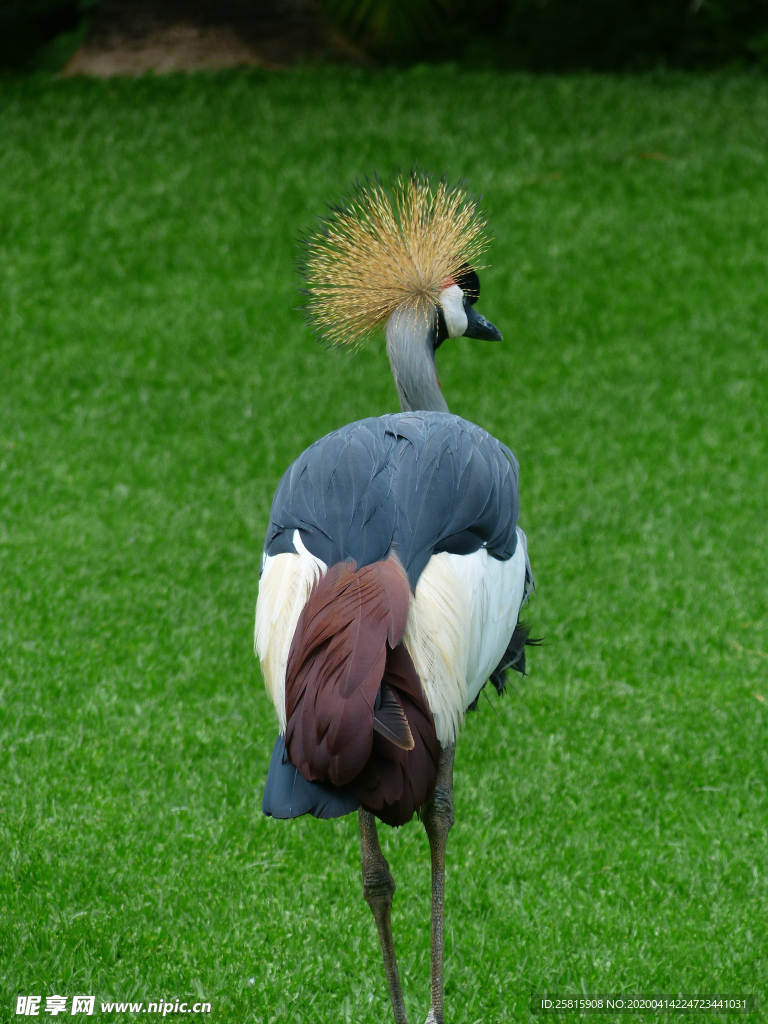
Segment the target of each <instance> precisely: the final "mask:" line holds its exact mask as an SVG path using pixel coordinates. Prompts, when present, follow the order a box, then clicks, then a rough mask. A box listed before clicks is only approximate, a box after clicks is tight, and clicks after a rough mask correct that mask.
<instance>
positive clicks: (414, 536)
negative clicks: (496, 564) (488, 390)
mask: <svg viewBox="0 0 768 1024" xmlns="http://www.w3.org/2000/svg"><path fill="white" fill-rule="evenodd" d="M517 478H518V466H517V461H516V459H515V457H514V455H513V454H512V453H511V452H510V450H509V449H508V448H507V447H506V446H505V445H503V444H501V443H500V442H499V441H497V440H496V439H495V438H493V437H491V435H490V434H488V433H487V431H485V430H482V429H481V428H480V427H477V426H475V425H474V424H472V423H468V422H467V421H466V420H462V419H461V418H460V417H458V416H453V415H451V414H450V413H442V412H410V413H399V414H394V415H390V416H380V417H377V418H370V419H366V420H360V421H358V422H357V423H350V424H349V425H348V426H346V427H342V428H341V429H340V430H337V431H334V432H333V433H332V434H328V435H327V437H324V438H322V439H321V440H319V441H317V442H315V444H313V445H312V446H311V447H310V448H308V449H307V450H306V451H305V452H304V453H303V454H302V455H301V456H299V458H298V459H297V460H296V462H295V463H294V464H293V465H292V466H291V467H290V468H289V469H288V471H287V472H286V474H285V476H284V477H283V479H282V481H281V482H280V486H279V487H278V489H277V493H276V494H275V499H274V502H273V505H272V512H271V516H270V524H269V530H268V533H267V541H266V549H265V550H266V552H267V554H270V555H272V554H277V553H279V552H281V551H292V550H294V547H293V531H294V530H297V529H298V530H300V532H301V536H302V540H303V542H304V544H305V545H306V547H307V548H308V549H309V551H311V552H312V554H314V555H315V556H316V557H318V558H320V559H322V560H323V561H324V562H325V563H326V565H334V564H335V563H337V562H340V561H344V560H349V559H351V560H354V561H355V562H356V563H357V565H358V567H362V566H364V565H370V564H371V563H373V562H376V561H378V560H380V559H382V558H385V557H386V556H387V554H388V553H389V551H390V550H394V551H395V552H396V553H397V555H398V557H399V558H400V560H401V561H402V563H403V565H404V567H405V569H406V571H407V573H408V577H409V580H410V583H411V587H412V588H413V589H415V587H416V583H417V581H418V579H419V576H420V575H421V572H422V571H423V569H424V567H425V565H426V564H427V562H428V561H429V559H430V558H431V557H432V555H433V554H434V553H435V552H436V551H453V552H454V553H456V554H469V553H471V552H472V551H476V550H478V549H479V548H480V547H483V546H484V547H486V548H487V549H488V552H489V553H490V554H491V555H493V556H494V557H495V558H499V559H501V560H506V559H508V558H511V557H512V555H513V554H514V553H515V550H516V546H517V530H516V526H517V518H518V514H519V508H520V505H519V498H518V488H517Z"/></svg>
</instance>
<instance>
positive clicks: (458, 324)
mask: <svg viewBox="0 0 768 1024" xmlns="http://www.w3.org/2000/svg"><path fill="white" fill-rule="evenodd" d="M479 297H480V278H479V277H478V276H477V271H475V270H473V269H472V267H470V266H469V265H468V264H466V263H465V264H464V266H463V267H461V269H460V271H459V273H457V274H456V276H455V277H452V278H449V279H448V280H447V281H446V282H445V283H444V286H443V288H442V290H441V291H440V295H439V297H438V306H437V320H436V323H435V327H434V342H433V344H434V348H435V349H436V350H437V349H438V348H439V347H440V346H441V345H442V343H443V342H444V341H445V340H446V339H447V338H462V337H463V338H482V339H485V340H487V341H502V336H501V331H500V330H499V329H498V327H496V326H495V325H494V324H492V323H491V321H490V320H486V318H485V317H484V316H482V315H481V314H480V313H478V312H477V310H476V309H475V303H476V302H477V300H478V298H479Z"/></svg>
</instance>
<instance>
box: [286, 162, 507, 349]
mask: <svg viewBox="0 0 768 1024" xmlns="http://www.w3.org/2000/svg"><path fill="white" fill-rule="evenodd" d="M484 229H485V221H484V219H483V218H482V216H481V214H480V212H479V210H478V208H477V202H476V200H475V199H474V198H472V197H471V196H470V195H469V194H468V193H467V192H466V190H465V189H464V188H462V187H460V186H454V185H450V184H449V183H448V182H447V181H446V180H445V179H442V180H440V181H439V182H437V183H435V182H433V180H432V179H431V178H430V177H429V176H428V175H424V174H418V173H413V174H411V175H410V176H408V177H403V176H400V177H396V178H395V179H393V181H392V182H391V184H390V186H388V187H385V186H384V185H383V184H382V183H381V182H380V181H378V180H373V181H366V182H365V183H363V184H361V185H358V187H357V189H356V191H355V193H354V194H353V196H352V197H351V198H350V199H348V200H345V201H343V202H342V203H341V204H339V205H338V206H336V207H333V208H332V209H331V212H330V215H329V216H328V217H327V218H326V219H325V220H324V221H323V222H321V224H320V227H319V228H318V229H317V230H316V231H315V232H313V233H312V234H311V235H310V236H309V237H308V238H307V239H305V250H304V260H303V263H302V266H301V271H302V273H303V276H304V279H305V285H306V286H305V295H306V296H307V300H308V301H307V303H306V306H305V310H306V312H307V314H308V318H309V320H310V323H311V324H312V325H313V327H314V328H315V330H316V331H317V332H318V333H319V334H321V335H323V336H324V338H325V339H326V340H327V341H329V342H330V343H331V344H332V345H345V346H346V345H350V346H359V345H361V344H363V343H364V342H365V341H367V340H368V338H370V337H371V336H372V335H374V334H376V333H377V331H378V330H379V329H380V328H383V327H384V325H385V324H388V323H390V321H391V320H392V319H393V318H394V317H396V316H399V315H400V314H402V313H407V314H408V318H409V321H410V322H411V323H413V324H414V325H415V324H417V323H421V325H422V328H423V329H422V331H421V332H417V333H421V336H422V337H425V336H426V335H428V334H429V335H430V336H431V337H432V338H433V344H434V347H435V348H437V346H438V345H439V344H440V343H441V341H443V340H444V339H445V338H448V337H458V336H460V335H465V336H466V337H470V338H489V339H495V340H500V339H501V334H500V333H499V331H498V330H497V329H496V328H495V327H494V326H493V324H491V323H490V322H489V321H488V320H486V319H485V318H484V317H482V316H480V315H479V314H478V313H476V312H475V310H474V308H473V307H474V304H475V302H476V301H477V296H478V294H479V291H480V282H479V279H478V276H477V272H476V270H475V269H473V268H475V267H477V261H478V259H479V257H480V256H481V255H482V253H483V252H484V251H485V249H486V248H487V246H488V238H487V236H486V233H485V230H484Z"/></svg>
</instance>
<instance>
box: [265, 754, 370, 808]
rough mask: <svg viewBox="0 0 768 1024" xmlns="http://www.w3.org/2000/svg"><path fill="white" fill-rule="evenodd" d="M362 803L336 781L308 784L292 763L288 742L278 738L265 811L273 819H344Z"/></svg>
mask: <svg viewBox="0 0 768 1024" xmlns="http://www.w3.org/2000/svg"><path fill="white" fill-rule="evenodd" d="M359 806H360V801H359V800H358V799H357V797H356V796H355V794H354V793H352V792H351V791H350V790H349V789H347V788H345V787H339V786H334V785H333V783H332V782H307V780H306V779H305V778H304V776H303V775H300V774H299V772H298V770H297V768H296V766H295V765H294V764H292V763H291V759H290V758H289V757H288V752H287V751H286V749H285V740H284V739H283V737H282V736H278V737H277V739H276V740H275V746H274V749H273V751H272V757H271V759H270V762H269V771H268V772H267V782H266V785H265V786H264V796H263V797H262V800H261V809H262V811H263V812H264V814H266V815H267V817H269V818H298V817H300V816H301V815H302V814H312V815H313V816H314V817H315V818H340V817H342V815H344V814H350V813H351V812H352V811H356V810H357V809H358V807H359Z"/></svg>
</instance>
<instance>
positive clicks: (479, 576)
mask: <svg viewBox="0 0 768 1024" xmlns="http://www.w3.org/2000/svg"><path fill="white" fill-rule="evenodd" d="M525 578H526V554H525V542H524V538H523V536H522V531H520V530H518V545H517V549H516V551H515V554H514V555H513V556H512V558H510V559H509V560H508V561H506V562H500V561H499V560H498V559H496V558H493V557H492V556H491V555H489V554H488V552H487V551H486V550H485V549H484V548H481V549H480V550H479V551H476V552H474V554H471V555H452V554H449V553H448V552H441V553H440V554H437V555H433V556H432V558H431V559H430V560H429V562H428V563H427V566H426V568H425V569H424V572H423V573H422V574H421V576H420V577H419V582H418V584H417V585H416V594H415V596H414V597H413V598H412V600H411V608H410V611H409V615H408V624H407V626H406V630H405V644H406V647H407V648H408V651H409V653H410V655H411V657H412V658H413V662H414V665H415V666H416V671H417V672H418V673H419V678H420V679H421V683H422V686H423V687H424V692H425V695H426V698H427V702H428V703H429V706H430V709H431V711H432V714H433V715H434V718H435V726H436V729H437V738H438V739H439V741H440V743H441V744H442V746H444V747H445V746H448V745H449V744H451V743H453V742H454V740H455V738H456V733H457V732H458V729H459V727H460V725H461V723H462V721H463V720H464V713H465V711H466V709H467V708H468V707H469V705H470V704H471V703H472V701H473V700H474V699H475V697H476V696H477V695H478V693H479V692H480V690H481V688H482V686H483V684H484V683H485V682H486V681H487V680H488V677H489V676H490V674H491V672H493V670H494V669H495V668H496V666H497V665H498V663H499V662H500V661H501V658H502V655H503V654H504V652H505V651H506V649H507V645H508V643H509V641H510V639H511V637H512V633H513V632H514V629H515V626H516V625H517V618H518V615H519V612H520V606H521V605H522V602H523V594H524V590H525Z"/></svg>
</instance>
